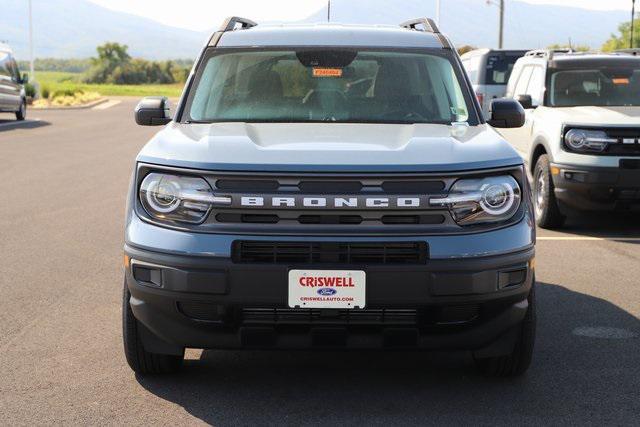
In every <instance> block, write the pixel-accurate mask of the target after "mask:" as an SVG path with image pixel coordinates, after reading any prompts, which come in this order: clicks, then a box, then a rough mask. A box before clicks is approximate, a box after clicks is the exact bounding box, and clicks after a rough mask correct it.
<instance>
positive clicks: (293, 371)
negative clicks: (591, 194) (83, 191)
mask: <svg viewBox="0 0 640 427" xmlns="http://www.w3.org/2000/svg"><path fill="white" fill-rule="evenodd" d="M538 301H539V304H538V307H539V308H538V339H537V344H536V352H535V355H534V361H533V365H532V367H531V369H530V370H529V372H528V373H527V375H525V376H524V377H522V378H518V379H511V380H498V379H490V378H485V377H483V376H481V375H479V374H478V373H476V371H475V369H474V367H473V363H472V361H471V358H470V356H469V355H468V354H448V353H446V354H445V353H420V352H404V353H403V352H239V351H205V352H203V353H202V356H201V360H198V361H187V363H186V366H185V368H184V370H183V371H182V372H181V373H180V374H177V375H175V376H172V377H155V378H139V379H138V380H139V382H140V384H141V385H142V386H143V387H144V388H146V389H147V390H148V391H150V392H152V393H154V394H155V395H157V396H159V397H161V398H163V399H166V400H168V401H171V402H175V403H176V404H178V405H180V406H182V407H183V408H184V409H185V410H186V411H188V412H189V413H190V414H192V415H193V416H195V417H197V418H199V419H201V420H202V421H205V422H207V423H211V424H214V425H237V424H242V425H254V424H260V425H263V424H321V423H322V424H338V423H340V424H358V425H371V424H389V423H393V424H402V425H407V424H411V425H416V424H421V425H424V424H435V423H438V424H442V423H457V424H463V423H464V424H471V423H472V422H474V423H482V424H492V425H493V424H514V423H516V424H523V423H534V422H536V423H542V422H544V423H546V424H549V423H554V424H560V423H563V424H564V423H570V424H577V423H579V422H586V423H589V424H595V423H602V422H607V423H609V424H611V423H615V424H623V423H624V424H628V423H629V424H631V423H633V420H634V419H635V421H636V422H637V414H638V413H640V412H639V411H640V391H639V389H638V384H640V370H639V369H638V366H640V339H638V334H639V333H640V320H639V319H638V318H636V317H634V316H633V315H631V314H630V313H627V312H626V311H624V310H622V309H620V308H618V307H616V306H615V305H613V304H611V303H609V302H607V301H605V300H602V299H598V298H594V297H591V296H589V295H584V294H580V293H576V292H572V291H570V290H568V289H566V288H563V287H561V286H559V285H552V284H545V283H538ZM597 327H609V328H619V329H622V330H625V331H627V333H628V334H629V335H633V336H632V337H630V338H629V337H627V338H623V339H613V338H593V337H590V336H584V334H583V335H577V334H576V333H574V331H578V330H579V331H583V332H584V331H586V332H587V333H586V335H589V331H593V330H595V331H600V332H602V331H603V330H604V331H605V335H607V333H606V331H607V329H603V328H600V329H597ZM578 328H582V329H578ZM590 328H591V329H590ZM593 328H596V329H593ZM596 335H598V333H596ZM623 335H624V334H623Z"/></svg>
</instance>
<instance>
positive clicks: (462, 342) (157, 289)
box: [125, 244, 534, 354]
mask: <svg viewBox="0 0 640 427" xmlns="http://www.w3.org/2000/svg"><path fill="white" fill-rule="evenodd" d="M125 253H126V255H127V257H128V259H129V266H128V267H127V268H126V274H125V277H126V284H127V286H128V288H129V290H130V292H131V300H130V303H131V307H132V310H133V313H134V315H135V317H136V318H137V319H138V320H139V321H140V322H141V323H142V324H143V325H144V326H145V328H143V333H142V334H143V336H142V339H143V341H144V343H145V348H147V349H149V350H150V351H154V352H158V353H174V354H180V353H181V351H182V349H184V348H185V347H194V348H303V349H304V348H396V347H401V348H419V349H447V350H480V349H482V350H481V351H483V352H485V354H495V353H497V354H503V353H506V352H508V351H510V349H511V348H512V346H513V340H514V338H515V335H514V334H513V333H512V331H513V330H514V327H515V326H516V325H518V323H519V322H520V321H521V320H522V319H523V317H524V315H525V313H526V310H527V307H528V304H527V296H528V294H529V291H530V289H531V286H532V283H533V280H534V270H533V258H534V248H533V246H529V247H527V248H525V249H521V250H518V251H515V252H512V253H508V254H500V255H492V256H480V257H473V258H458V259H429V260H428V261H427V262H426V264H423V265H360V266H357V265H348V266H344V265H342V266H340V265H321V266H318V265H311V266H300V265H295V268H305V267H307V268H310V269H324V268H326V269H350V270H354V269H356V270H357V269H362V270H365V271H366V273H367V302H366V307H365V311H364V312H361V313H360V315H357V314H358V313H355V314H354V312H345V311H343V310H290V309H288V307H287V291H288V285H287V276H288V271H289V269H290V268H291V267H292V266H288V265H281V264H235V263H233V262H232V261H231V259H230V258H227V257H210V256H188V255H176V254H168V253H161V252H156V251H149V250H145V249H142V248H139V247H136V246H134V245H130V244H128V245H126V246H125ZM134 276H135V277H134Z"/></svg>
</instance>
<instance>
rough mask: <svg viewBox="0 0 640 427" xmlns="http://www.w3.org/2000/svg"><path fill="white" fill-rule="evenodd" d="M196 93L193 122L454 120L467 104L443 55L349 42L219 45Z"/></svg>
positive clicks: (462, 118) (191, 109)
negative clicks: (303, 46)
mask: <svg viewBox="0 0 640 427" xmlns="http://www.w3.org/2000/svg"><path fill="white" fill-rule="evenodd" d="M201 68H202V71H201V72H200V73H199V75H198V76H197V77H196V83H195V90H194V91H192V93H191V95H190V98H189V99H190V101H189V103H188V105H189V106H188V110H187V117H188V120H190V121H194V122H219V121H242V122H356V123H361V122H364V123H447V124H449V123H451V122H456V121H467V119H468V118H469V113H468V111H469V109H468V108H467V105H468V104H467V101H466V100H465V97H464V96H463V92H462V90H461V88H460V84H459V82H458V76H457V75H456V72H455V71H454V67H453V66H452V65H451V62H450V60H449V59H448V58H447V57H444V56H440V55H439V54H428V53H410V52H398V51H393V52H391V51H380V52H376V51H370V50H351V49H350V50H346V49H326V48H325V49H312V50H272V51H269V50H264V49H261V50H254V51H251V50H241V51H239V50H235V51H231V52H225V51H223V50H217V51H214V54H213V56H211V57H209V58H208V59H206V60H205V65H204V66H203V67H201Z"/></svg>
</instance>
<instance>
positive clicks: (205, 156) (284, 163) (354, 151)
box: [138, 123, 522, 172]
mask: <svg viewBox="0 0 640 427" xmlns="http://www.w3.org/2000/svg"><path fill="white" fill-rule="evenodd" d="M452 129H453V127H452V126H449V125H436V124H415V125H396V124H391V125H389V124H348V123H257V124H256V123H214V124H181V123H171V124H169V125H167V127H165V129H163V130H162V131H160V132H159V133H158V134H157V135H156V136H155V137H154V138H153V139H152V140H151V141H150V142H149V143H148V144H147V145H146V146H145V147H144V148H143V149H142V151H141V152H140V154H139V156H138V161H141V162H147V163H155V164H161V165H166V166H179V167H187V168H195V169H207V170H220V171H265V172H266V171H271V172H279V171H297V172H304V171H307V172H395V171H397V172H409V171H412V172H438V171H442V172H444V171H461V170H472V169H485V168H495V167H503V166H512V165H518V164H522V158H521V157H520V156H519V155H518V154H517V153H516V151H515V150H514V149H513V148H511V146H510V145H509V144H508V143H507V142H506V141H504V139H503V138H502V137H501V136H500V135H499V134H498V133H497V132H495V131H494V130H493V128H491V127H490V126H488V125H479V126H473V127H468V128H467V129H466V130H465V129H464V128H463V129H462V132H461V135H460V136H453V135H452ZM458 129H459V128H458Z"/></svg>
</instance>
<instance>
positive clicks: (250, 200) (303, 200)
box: [232, 195, 429, 209]
mask: <svg viewBox="0 0 640 427" xmlns="http://www.w3.org/2000/svg"><path fill="white" fill-rule="evenodd" d="M232 199H233V203H232V205H233V206H234V207H242V208H263V209H292V208H293V209H354V208H360V209H418V208H427V207H428V206H429V203H428V200H427V197H426V196H389V197H366V196H339V197H322V196H253V195H251V196H232Z"/></svg>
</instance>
